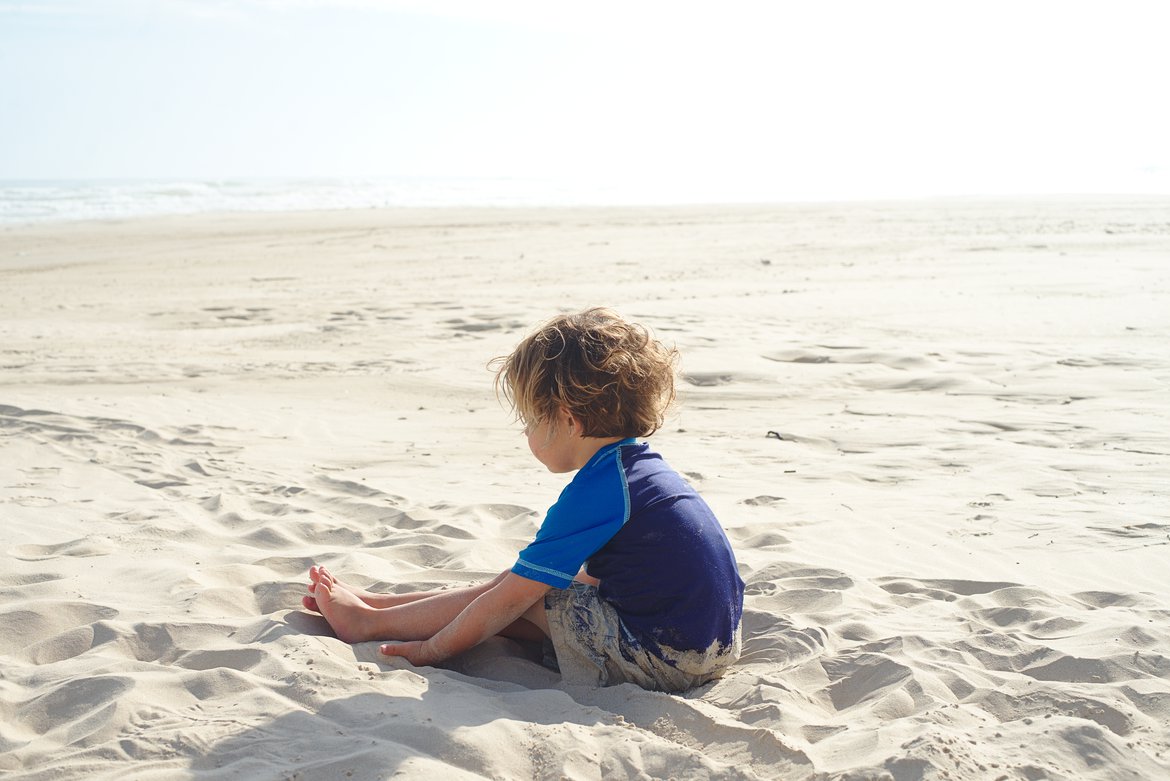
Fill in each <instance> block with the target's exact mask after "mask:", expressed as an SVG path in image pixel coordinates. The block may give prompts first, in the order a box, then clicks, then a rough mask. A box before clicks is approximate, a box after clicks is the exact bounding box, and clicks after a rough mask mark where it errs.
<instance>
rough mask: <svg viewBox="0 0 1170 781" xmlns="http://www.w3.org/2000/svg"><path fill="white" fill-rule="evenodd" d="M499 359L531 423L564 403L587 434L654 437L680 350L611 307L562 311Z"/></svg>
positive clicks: (509, 391) (511, 393)
mask: <svg viewBox="0 0 1170 781" xmlns="http://www.w3.org/2000/svg"><path fill="white" fill-rule="evenodd" d="M497 361H498V362H499V370H498V371H497V373H496V389H497V391H499V390H502V391H503V393H504V397H505V398H507V399H508V401H509V402H510V403H511V404H512V408H513V409H514V410H515V411H516V416H517V417H518V418H519V419H520V420H521V421H523V422H524V423H525V424H528V425H531V424H534V423H539V422H541V421H549V420H554V419H555V418H556V417H557V414H558V412H559V411H560V410H562V409H563V410H565V411H567V412H568V413H569V414H571V415H572V416H573V417H574V418H575V419H576V420H577V422H578V423H579V424H580V425H581V429H582V431H581V434H582V436H586V437H637V436H648V435H650V434H652V433H654V432H655V431H657V430H658V428H659V427H660V426H661V425H662V421H663V418H664V417H665V415H666V410H667V408H668V407H669V406H670V404H671V402H673V401H674V372H675V365H676V363H677V361H678V351H676V350H674V349H673V348H670V349H668V348H666V347H664V346H663V345H662V343H661V342H659V341H658V340H656V339H654V338H653V337H652V336H651V335H650V333H649V332H648V331H647V330H646V329H645V328H643V327H642V326H640V325H638V324H636V323H630V322H627V321H626V320H624V319H622V318H621V316H620V315H618V314H617V313H615V312H613V311H611V310H609V309H602V308H595V309H586V310H585V311H583V312H578V313H576V314H571V315H560V316H558V317H554V318H553V319H552V320H549V321H548V322H547V323H545V324H544V325H542V326H541V327H540V328H538V329H537V330H536V331H535V332H533V333H532V334H530V335H529V336H528V337H526V338H525V339H524V340H523V341H522V342H520V344H519V345H517V346H516V349H515V350H513V351H512V354H511V355H508V356H507V357H504V358H499V359H497Z"/></svg>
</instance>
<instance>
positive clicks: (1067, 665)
mask: <svg viewBox="0 0 1170 781" xmlns="http://www.w3.org/2000/svg"><path fill="white" fill-rule="evenodd" d="M591 304H606V305H610V306H613V307H615V308H617V309H618V310H619V311H621V312H623V313H625V314H627V315H629V316H631V317H634V318H636V319H639V320H641V321H643V322H645V323H647V324H648V325H650V326H652V327H653V328H654V329H655V330H656V331H657V333H658V334H659V335H660V336H661V337H663V338H664V339H665V340H667V341H670V342H673V343H675V344H677V345H678V347H679V348H680V350H681V351H682V353H683V367H682V372H683V375H682V380H681V381H680V389H681V394H680V406H679V409H678V411H677V412H676V413H675V414H673V415H672V417H671V418H670V420H669V421H668V423H667V426H666V427H665V428H664V429H663V430H662V431H661V432H659V433H658V434H656V435H655V436H654V437H653V438H652V440H651V441H652V442H653V443H654V445H655V447H656V448H657V449H658V450H660V451H661V452H663V453H664V454H665V455H666V457H667V458H668V460H669V461H671V463H672V464H673V465H674V466H675V467H676V468H677V469H678V470H679V471H681V472H683V473H685V474H686V475H687V476H688V478H689V479H690V480H691V481H692V482H693V484H694V485H695V486H696V487H698V488H699V490H700V491H701V492H702V493H703V494H704V495H705V496H706V497H707V499H708V501H709V503H710V504H711V505H712V506H713V507H714V509H715V510H716V512H717V514H718V515H719V517H720V519H721V521H722V522H723V524H724V525H725V527H726V528H727V531H728V534H729V536H730V538H731V540H732V542H733V544H734V545H735V547H736V551H737V555H738V558H739V562H740V566H741V569H742V573H743V577H744V580H745V581H746V582H747V584H748V586H747V597H746V611H745V617H744V636H745V648H744V656H743V660H742V662H741V663H740V664H739V665H738V666H737V667H736V668H734V669H733V671H732V672H730V673H729V674H728V675H727V676H726V677H724V678H723V679H721V680H719V681H717V682H714V683H712V684H709V685H707V686H704V687H702V688H700V689H698V690H696V691H693V692H691V693H688V694H686V695H667V694H660V693H648V692H644V691H641V690H640V689H637V688H634V687H632V686H630V685H622V686H617V687H612V688H608V689H601V690H593V689H580V688H574V687H570V686H565V685H562V684H561V683H560V681H559V680H558V677H557V676H556V675H555V674H553V673H551V672H549V671H547V670H545V669H543V668H541V667H539V666H538V665H536V664H534V663H532V662H529V661H527V660H526V659H524V658H523V656H522V655H521V654H520V650H519V649H518V647H516V646H515V645H513V644H512V643H511V642H510V641H505V640H498V641H492V642H489V643H487V644H485V645H484V646H481V647H480V648H478V649H476V650H474V651H473V652H470V653H468V654H466V655H465V656H463V657H461V658H458V659H456V660H453V661H452V662H451V663H450V664H449V665H448V666H447V667H446V668H444V669H435V668H420V669H412V668H409V667H408V666H407V665H406V664H405V663H404V662H401V661H383V660H381V659H379V658H378V657H377V653H376V644H374V643H367V644H361V645H358V646H350V645H347V644H345V643H342V642H340V641H338V640H337V639H335V638H333V637H331V636H330V633H329V631H328V626H327V625H326V624H325V622H324V621H323V619H321V618H320V617H319V616H316V615H312V614H309V613H307V612H304V611H303V610H301V609H300V607H299V599H300V596H301V594H303V593H304V584H305V579H306V575H305V573H306V570H307V569H308V567H309V565H310V564H311V563H313V562H321V563H324V564H326V565H328V566H329V567H331V568H332V569H333V570H334V571H335V572H338V573H340V574H341V575H342V576H343V577H346V578H348V579H351V580H352V581H353V582H355V583H358V584H360V585H363V586H367V587H371V588H378V589H386V590H392V591H397V590H414V589H418V588H422V587H434V586H437V585H442V584H461V583H470V582H477V581H479V580H482V579H485V578H487V577H490V576H491V575H493V574H495V573H497V572H499V571H500V570H502V569H505V568H507V567H509V566H510V565H511V563H512V562H513V560H514V556H515V553H516V552H517V551H518V550H519V549H520V548H521V547H522V546H523V545H524V544H525V543H526V541H527V540H528V539H529V538H530V537H531V536H532V534H533V533H534V531H535V529H536V528H537V526H538V524H539V522H540V519H541V514H542V512H543V510H544V509H545V508H547V507H548V506H549V505H550V504H551V503H552V501H553V500H554V499H555V497H556V495H557V493H558V492H559V490H560V487H561V486H562V485H563V483H564V480H565V478H564V477H563V476H556V475H551V474H548V473H547V472H545V471H544V470H543V469H542V468H541V467H540V465H539V464H537V463H536V462H535V461H534V460H533V459H532V457H531V455H530V454H529V453H528V451H527V448H526V446H525V443H524V440H523V438H522V437H521V436H520V432H519V428H518V427H517V426H516V425H515V424H514V423H512V421H511V420H510V419H509V417H508V415H507V414H506V413H505V411H504V410H502V409H501V407H500V406H499V404H498V403H497V401H496V399H495V398H494V396H493V392H492V388H491V375H490V373H489V372H488V370H487V369H486V363H487V362H488V360H489V359H490V358H492V357H493V356H496V355H499V354H501V353H504V352H506V351H508V350H509V349H510V348H511V347H512V345H513V344H514V343H515V342H516V341H517V340H518V339H519V338H520V337H521V336H522V335H523V334H524V333H525V332H526V330H527V329H528V328H529V327H530V326H531V325H532V324H534V323H535V322H537V321H539V320H541V319H543V318H545V317H547V316H549V315H551V314H553V313H555V312H557V311H560V310H564V309H575V308H579V307H583V306H586V305H591ZM0 314H2V320H0V515H2V519H3V530H4V544H3V548H2V551H3V552H2V555H0V716H2V719H0V775H3V776H4V777H5V778H7V779H25V780H31V779H50V778H52V779H60V778H86V779H112V778H116V779H119V781H124V780H126V779H175V778H196V779H200V778H246V779H268V778H272V779H285V778H300V779H314V778H324V779H333V778H336V779H348V778H353V779H367V778H390V777H398V776H401V777H405V778H426V779H432V778H441V779H453V778H505V779H507V778H516V779H525V778H562V777H567V778H621V777H630V778H647V777H649V778H661V777H668V776H669V777H676V778H745V779H752V778H769V779H770V778H783V779H871V778H873V779H879V778H884V779H891V778H892V779H1029V780H1031V781H1035V780H1036V779H1156V778H1166V777H1170V745H1168V744H1170V737H1168V736H1170V658H1168V654H1170V578H1168V577H1167V574H1166V573H1167V571H1168V567H1167V564H1170V503H1168V500H1167V495H1168V493H1170V462H1168V461H1167V458H1168V457H1170V393H1168V392H1167V389H1168V388H1170V348H1168V347H1167V345H1168V344H1170V200H1167V199H1161V200H1159V199H1153V198H1147V199H1132V198H1130V199H1122V198H1112V199H1089V198H1081V199H1060V200H1057V199H1049V200H1041V201H1023V200H1021V201H1015V202H1006V201H976V200H943V201H932V202H921V203H913V202H905V203H885V204H848V205H818V206H777V207H771V208H764V207H737V208H731V207H725V208H714V207H712V208H699V207H694V208H677V209H665V208H663V209H624V210H600V209H598V210H528V211H507V210H468V211H456V210H434V211H426V210H405V209H404V210H370V211H351V212H330V213H307V214H279V215H212V216H193V217H182V218H157V219H143V220H133V221H124V222H93V223H70V224H55V225H42V226H21V227H11V226H9V227H5V228H3V229H0Z"/></svg>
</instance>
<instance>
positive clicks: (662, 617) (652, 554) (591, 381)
mask: <svg viewBox="0 0 1170 781" xmlns="http://www.w3.org/2000/svg"><path fill="white" fill-rule="evenodd" d="M676 359H677V353H676V352H675V351H674V350H667V349H666V348H665V347H663V345H662V344H661V343H660V342H658V341H656V340H654V339H653V338H652V337H651V336H650V335H649V334H648V333H647V332H646V330H645V329H643V328H642V327H640V326H638V325H635V324H632V323H629V322H627V321H625V320H623V319H622V318H621V317H619V316H618V315H617V314H615V313H613V312H611V311H609V310H607V309H588V310H586V311H584V312H580V313H578V314H573V315H564V316H560V317H556V318H554V319H552V320H550V321H549V322H548V323H546V324H545V325H543V326H542V327H540V328H539V329H537V330H536V332H534V333H533V334H531V335H530V336H528V337H527V338H526V339H524V340H523V341H522V342H521V343H520V344H519V346H517V347H516V349H515V350H514V351H513V352H512V354H511V355H509V356H507V357H506V358H503V359H498V360H499V363H500V368H499V371H498V373H497V375H496V387H497V390H502V391H503V393H504V395H505V397H506V398H507V399H508V400H509V401H510V402H511V404H512V407H513V409H514V410H515V412H516V414H517V417H518V418H519V419H520V421H521V422H523V423H524V424H525V428H524V432H525V434H526V435H527V437H528V446H529V448H530V449H531V450H532V454H533V455H534V456H535V457H536V459H537V460H538V461H540V462H541V463H542V464H544V465H545V466H546V467H547V468H548V469H549V470H550V471H552V472H556V473H564V472H574V471H575V472H576V473H577V474H576V475H575V476H574V477H573V479H572V481H571V482H570V483H569V484H568V486H566V487H565V489H564V490H563V491H562V492H561V495H560V498H559V499H557V502H556V504H554V505H553V506H552V507H551V508H550V509H549V511H548V513H547V515H546V516H545V519H544V522H543V523H542V525H541V527H540V530H539V531H538V532H537V534H536V539H534V540H533V541H532V543H531V544H529V545H528V547H526V548H525V549H524V550H523V551H521V552H520V555H519V558H518V559H517V561H516V563H515V564H514V565H513V566H512V568H511V569H510V570H508V571H505V572H502V573H500V575H498V576H497V577H496V578H494V579H493V580H492V581H490V582H488V583H486V584H483V585H481V586H474V587H469V588H460V589H453V590H447V591H433V592H416V593H412V594H391V595H382V594H374V593H371V592H368V591H364V590H362V589H358V588H354V587H352V586H348V585H346V584H344V583H342V582H341V581H339V580H338V579H337V578H335V577H333V575H332V574H330V573H329V572H328V571H326V570H325V568H323V567H313V568H312V569H310V570H309V579H310V584H309V592H310V596H308V597H305V599H304V603H305V606H306V607H308V608H309V609H312V610H318V611H320V612H321V614H322V615H324V616H325V618H326V619H327V620H328V621H329V624H330V626H332V628H333V630H334V631H335V632H336V633H337V636H338V637H339V638H341V639H342V640H345V641H346V642H351V643H353V642H362V641H367V640H394V641H398V642H393V643H387V644H385V645H383V646H381V652H382V653H383V654H385V655H387V656H401V657H405V658H406V659H407V660H408V661H409V662H410V663H411V664H414V665H429V664H434V663H436V662H439V661H441V660H443V659H446V658H448V657H450V656H452V655H454V654H457V653H459V652H461V651H465V650H467V649H468V648H471V647H472V646H474V645H476V644H477V643H479V642H481V641H483V640H485V639H487V638H488V637H491V636H492V635H496V634H499V635H504V636H506V637H512V638H517V639H522V640H537V641H545V642H546V647H547V645H548V644H549V641H551V646H552V650H553V651H554V652H555V655H556V666H557V667H559V669H560V671H561V675H562V677H563V678H564V680H565V682H566V683H577V684H593V685H597V686H606V685H612V684H617V683H622V682H625V681H629V682H632V683H635V684H638V685H639V686H642V687H644V688H646V689H657V690H665V691H683V690H686V689H689V688H692V687H694V686H697V685H699V684H701V683H704V682H706V681H709V680H711V679H712V678H715V677H718V676H719V675H720V674H721V673H722V672H723V671H724V670H725V669H726V668H727V667H728V666H729V665H731V664H732V663H733V662H735V660H736V659H737V658H738V657H739V649H740V628H739V621H740V615H741V613H742V611H743V581H742V580H741V579H740V577H739V574H738V571H737V569H736V563H735V556H734V554H733V553H732V551H731V545H730V543H729V542H728V541H727V536H726V535H725V534H724V533H723V529H722V528H721V527H720V526H719V522H718V521H717V520H716V519H715V516H714V515H713V514H712V512H711V510H710V508H708V506H707V504H706V503H705V502H704V501H703V499H702V498H701V497H700V496H699V495H698V494H697V493H696V492H695V491H694V489H693V488H691V487H690V485H688V484H687V483H686V482H685V481H684V480H683V479H682V478H681V477H679V475H678V474H677V473H676V472H675V471H674V470H672V469H671V468H670V467H669V466H667V464H666V463H665V462H664V461H663V460H662V458H661V456H659V455H658V454H657V453H654V452H652V451H651V450H650V449H649V448H648V446H647V445H645V444H638V443H636V442H635V441H634V439H633V437H635V436H648V435H649V434H652V433H653V432H654V431H656V430H657V429H658V428H659V427H660V426H661V425H662V422H663V418H664V416H665V411H666V409H667V407H668V406H669V405H670V403H671V402H672V401H673V399H674V372H675V362H676Z"/></svg>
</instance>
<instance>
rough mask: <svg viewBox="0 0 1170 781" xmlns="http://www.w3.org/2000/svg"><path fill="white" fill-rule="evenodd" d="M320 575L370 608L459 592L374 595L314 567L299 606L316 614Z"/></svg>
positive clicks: (322, 569) (493, 582)
mask: <svg viewBox="0 0 1170 781" xmlns="http://www.w3.org/2000/svg"><path fill="white" fill-rule="evenodd" d="M322 573H326V574H328V575H329V577H330V578H332V581H333V586H332V590H333V591H336V590H337V589H338V588H342V589H345V590H346V591H348V592H350V593H351V594H353V595H354V596H356V597H357V598H358V599H360V600H361V601H362V602H365V603H366V604H367V605H369V606H370V607H375V608H384V607H397V606H398V605H405V604H407V603H408V602H417V601H418V600H420V599H427V598H429V597H433V596H438V595H439V594H447V593H451V592H452V591H459V590H461V589H444V590H441V591H411V592H409V593H406V594H376V593H374V592H373V591H366V590H365V589H363V588H359V587H357V586H351V585H349V584H348V583H342V582H341V581H340V580H339V579H338V578H337V577H336V576H335V575H333V573H331V572H329V571H328V570H326V569H325V568H324V567H316V566H314V567H310V568H309V596H307V597H303V598H302V599H301V604H303V605H304V606H305V607H306V608H307V609H309V610H312V611H314V612H317V613H320V612H321V610H320V608H319V607H318V605H317V600H316V598H315V596H314V595H315V592H316V590H317V582H318V581H319V580H320V579H321V574H322ZM503 576H504V574H503V573H500V574H499V575H497V576H496V577H495V579H494V580H491V581H489V582H487V583H486V584H484V585H482V586H471V587H470V588H473V589H483V588H484V586H486V587H487V588H491V587H492V586H493V585H495V584H496V583H497V582H498V581H499V580H500V578H502V577H503ZM477 596H478V594H477Z"/></svg>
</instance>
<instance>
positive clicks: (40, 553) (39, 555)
mask: <svg viewBox="0 0 1170 781" xmlns="http://www.w3.org/2000/svg"><path fill="white" fill-rule="evenodd" d="M113 552H114V546H113V545H112V544H110V542H109V541H108V540H102V539H97V538H94V537H81V538H78V539H76V540H70V541H68V542H60V543H57V544H56V545H33V544H28V545H17V546H16V547H15V548H13V549H12V556H13V558H16V559H19V560H20V561H45V560H46V559H56V558H59V557H61V556H73V557H75V558H85V557H88V556H108V555H109V554H111V553H113Z"/></svg>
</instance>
